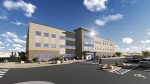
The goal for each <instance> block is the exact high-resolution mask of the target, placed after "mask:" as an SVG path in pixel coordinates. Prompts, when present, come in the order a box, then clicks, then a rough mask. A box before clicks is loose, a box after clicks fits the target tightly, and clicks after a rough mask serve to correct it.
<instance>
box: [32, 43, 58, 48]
mask: <svg viewBox="0 0 150 84" xmlns="http://www.w3.org/2000/svg"><path fill="white" fill-rule="evenodd" d="M35 46H36V47H41V43H35ZM49 47H50V46H49V44H48V43H44V48H49ZM51 48H56V44H51Z"/></svg>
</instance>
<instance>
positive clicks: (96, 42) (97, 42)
mask: <svg viewBox="0 0 150 84" xmlns="http://www.w3.org/2000/svg"><path fill="white" fill-rule="evenodd" d="M94 43H95V44H103V45H109V46H113V44H109V43H105V42H103V43H101V42H100V41H94Z"/></svg>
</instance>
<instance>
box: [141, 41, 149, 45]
mask: <svg viewBox="0 0 150 84" xmlns="http://www.w3.org/2000/svg"><path fill="white" fill-rule="evenodd" d="M141 43H143V44H148V43H150V40H145V41H143V40H142V41H141Z"/></svg>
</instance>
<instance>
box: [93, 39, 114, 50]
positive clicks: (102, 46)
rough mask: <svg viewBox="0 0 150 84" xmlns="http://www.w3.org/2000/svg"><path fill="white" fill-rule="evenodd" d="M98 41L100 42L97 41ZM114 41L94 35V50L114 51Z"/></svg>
mask: <svg viewBox="0 0 150 84" xmlns="http://www.w3.org/2000/svg"><path fill="white" fill-rule="evenodd" d="M97 42H98V43H97ZM114 48H115V47H114V42H113V41H110V40H107V39H103V38H99V37H94V51H95V52H110V53H111V52H114Z"/></svg>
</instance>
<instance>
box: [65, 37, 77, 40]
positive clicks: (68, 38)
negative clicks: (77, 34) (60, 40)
mask: <svg viewBox="0 0 150 84" xmlns="http://www.w3.org/2000/svg"><path fill="white" fill-rule="evenodd" d="M65 39H66V40H68V41H75V38H71V37H65Z"/></svg>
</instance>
